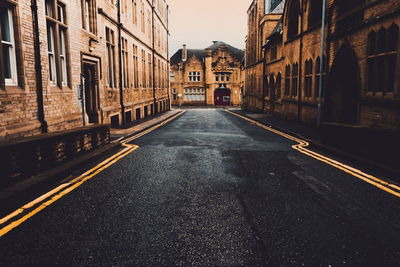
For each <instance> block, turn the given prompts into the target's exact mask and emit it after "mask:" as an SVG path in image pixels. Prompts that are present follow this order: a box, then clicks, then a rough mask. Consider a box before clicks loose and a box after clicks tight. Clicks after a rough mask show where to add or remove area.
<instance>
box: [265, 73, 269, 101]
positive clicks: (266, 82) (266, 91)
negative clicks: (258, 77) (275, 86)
mask: <svg viewBox="0 0 400 267" xmlns="http://www.w3.org/2000/svg"><path fill="white" fill-rule="evenodd" d="M264 79H265V84H264V96H265V97H266V96H268V88H269V82H268V76H267V75H264Z"/></svg>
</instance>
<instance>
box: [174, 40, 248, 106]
mask: <svg viewBox="0 0 400 267" xmlns="http://www.w3.org/2000/svg"><path fill="white" fill-rule="evenodd" d="M243 55H244V52H243V51H242V50H240V49H237V48H234V47H232V46H230V45H228V44H226V43H224V42H220V41H214V43H213V45H211V46H210V47H208V48H206V49H187V47H186V45H183V48H182V49H180V50H178V51H177V52H176V53H175V54H174V55H173V56H172V57H171V73H170V75H171V77H170V80H171V85H170V87H171V94H172V104H173V105H179V106H180V105H196V106H227V105H240V103H241V94H242V93H241V92H242V89H243V88H242V86H243V85H242V83H241V82H242V77H243V75H242V68H241V67H242V59H243Z"/></svg>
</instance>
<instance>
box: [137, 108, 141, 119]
mask: <svg viewBox="0 0 400 267" xmlns="http://www.w3.org/2000/svg"><path fill="white" fill-rule="evenodd" d="M140 119H141V116H140V108H137V109H136V120H140Z"/></svg>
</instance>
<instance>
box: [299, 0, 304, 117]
mask: <svg viewBox="0 0 400 267" xmlns="http://www.w3.org/2000/svg"><path fill="white" fill-rule="evenodd" d="M303 18H304V16H303V5H302V6H301V7H300V34H301V35H300V55H299V63H298V64H299V69H298V71H299V73H297V77H298V80H297V85H298V86H297V121H299V122H300V121H301V106H302V99H301V98H302V86H301V85H302V84H303V71H302V70H303V68H302V67H301V66H302V63H303Z"/></svg>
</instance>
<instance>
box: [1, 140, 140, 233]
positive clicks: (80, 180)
mask: <svg viewBox="0 0 400 267" xmlns="http://www.w3.org/2000/svg"><path fill="white" fill-rule="evenodd" d="M123 146H125V149H124V150H122V151H121V152H122V153H121V152H120V153H117V154H116V155H117V156H115V155H114V156H112V157H110V158H108V159H106V160H105V161H103V162H102V163H100V164H99V165H97V166H96V167H94V168H92V169H90V170H89V171H87V172H85V174H84V175H81V176H79V177H78V178H76V179H74V180H73V181H71V182H70V183H66V184H62V185H60V186H59V187H57V188H56V189H54V190H52V191H50V192H48V193H46V194H44V195H43V196H41V197H39V198H37V199H36V200H34V201H32V202H29V203H28V204H26V205H24V206H23V207H22V208H20V209H18V210H16V211H14V212H13V213H11V214H10V215H8V216H6V217H4V218H3V219H1V222H2V224H3V223H4V222H6V221H8V220H10V219H11V218H13V217H15V216H17V215H19V214H21V213H22V212H24V211H25V210H27V209H29V208H30V207H33V206H35V205H36V204H38V203H40V202H42V201H43V200H45V199H47V198H48V197H49V196H52V195H53V197H52V198H51V199H50V200H48V201H46V202H44V203H42V204H41V205H39V206H38V207H37V208H35V209H34V210H33V211H31V212H29V213H28V214H26V215H25V216H23V217H22V218H20V219H18V220H16V221H14V222H12V223H10V224H8V225H7V226H5V227H3V228H2V229H0V237H2V236H3V235H5V234H7V233H8V232H9V231H11V230H12V229H14V228H15V227H17V226H19V225H20V224H22V223H23V222H25V221H26V220H28V219H29V218H31V217H32V216H34V215H36V214H37V213H39V212H40V211H42V210H43V209H44V208H46V207H48V206H50V205H51V204H53V203H54V202H56V201H57V200H59V199H60V198H62V197H63V196H65V195H67V194H68V193H70V192H71V191H73V190H74V189H76V188H78V187H79V186H81V185H82V184H83V183H84V182H86V181H87V180H89V179H91V178H93V177H94V176H96V175H97V174H99V173H100V172H102V171H103V170H105V169H107V168H108V167H110V166H111V165H113V164H114V163H116V162H117V161H119V160H120V159H122V158H124V157H125V156H127V155H128V154H130V153H131V152H133V151H135V150H136V149H138V148H139V146H136V145H128V144H123ZM99 166H100V167H99ZM89 173H91V174H90V175H87V174H89ZM68 186H69V187H68ZM59 191H60V192H59ZM54 194H55V195H54Z"/></svg>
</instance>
